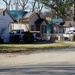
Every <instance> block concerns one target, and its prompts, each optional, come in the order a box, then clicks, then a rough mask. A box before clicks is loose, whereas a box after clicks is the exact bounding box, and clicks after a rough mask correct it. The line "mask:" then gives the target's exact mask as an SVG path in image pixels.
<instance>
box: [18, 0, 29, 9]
mask: <svg viewBox="0 0 75 75" xmlns="http://www.w3.org/2000/svg"><path fill="white" fill-rule="evenodd" d="M28 1H29V0H19V4H20V7H21V9H22V10H25V9H26V5H27V3H28Z"/></svg>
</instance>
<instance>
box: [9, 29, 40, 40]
mask: <svg viewBox="0 0 75 75" xmlns="http://www.w3.org/2000/svg"><path fill="white" fill-rule="evenodd" d="M30 33H32V34H33V37H34V41H36V40H40V32H39V31H30ZM24 34H25V32H24V30H23V29H15V30H11V32H10V41H13V40H14V39H13V38H14V37H15V36H16V37H19V40H23V35H24ZM17 40H18V39H17Z"/></svg>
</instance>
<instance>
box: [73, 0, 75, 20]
mask: <svg viewBox="0 0 75 75" xmlns="http://www.w3.org/2000/svg"><path fill="white" fill-rule="evenodd" d="M73 20H74V21H75V0H74V17H73Z"/></svg>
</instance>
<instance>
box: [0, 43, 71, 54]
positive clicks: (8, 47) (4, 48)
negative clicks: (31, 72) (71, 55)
mask: <svg viewBox="0 0 75 75" xmlns="http://www.w3.org/2000/svg"><path fill="white" fill-rule="evenodd" d="M71 45H72V44H70V43H64V42H57V43H47V44H0V53H14V52H24V51H30V50H33V49H34V50H36V49H50V48H62V47H69V46H71Z"/></svg>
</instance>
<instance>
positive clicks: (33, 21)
mask: <svg viewBox="0 0 75 75" xmlns="http://www.w3.org/2000/svg"><path fill="white" fill-rule="evenodd" d="M38 19H39V17H38V16H37V14H36V15H34V17H33V18H32V19H31V20H30V21H29V30H30V31H31V25H34V27H35V21H36V20H38ZM34 29H36V28H34Z"/></svg>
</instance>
